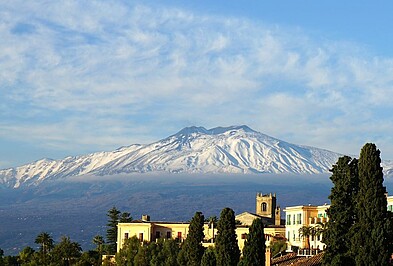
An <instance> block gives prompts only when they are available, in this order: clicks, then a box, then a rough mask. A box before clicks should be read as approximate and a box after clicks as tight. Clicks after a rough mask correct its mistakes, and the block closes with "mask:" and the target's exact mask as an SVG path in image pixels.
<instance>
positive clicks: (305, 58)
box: [0, 1, 393, 157]
mask: <svg viewBox="0 0 393 266" xmlns="http://www.w3.org/2000/svg"><path fill="white" fill-rule="evenodd" d="M0 5H1V8H0V10H2V11H0V36H2V38H1V41H0V69H2V71H1V72H0V93H1V94H0V102H1V104H0V119H1V121H2V122H1V123H0V127H1V138H3V139H7V138H13V139H20V140H23V141H29V142H42V143H44V144H42V145H48V146H57V147H58V148H59V149H65V148H66V147H70V143H73V145H71V147H74V146H75V149H77V146H78V145H81V146H84V147H90V146H93V145H95V147H96V148H94V149H95V150H96V149H103V148H105V149H106V148H108V147H113V146H119V145H125V144H131V143H133V142H143V141H151V140H154V139H158V138H160V137H164V136H166V135H168V134H170V133H173V132H174V130H175V131H176V130H178V129H180V128H181V127H183V126H186V125H190V124H196V125H204V126H207V127H210V126H211V127H212V126H218V125H230V124H249V125H250V126H252V127H253V128H255V129H257V130H260V131H262V132H265V133H267V134H270V135H273V136H276V137H280V138H283V139H286V140H289V141H292V142H295V143H299V144H307V145H314V146H319V147H323V148H328V149H331V150H335V151H338V152H342V153H353V152H357V151H358V150H359V148H360V146H361V145H362V144H363V143H364V142H365V141H378V143H377V144H378V145H379V146H380V148H381V150H386V152H385V154H386V155H387V156H389V157H393V152H390V150H393V142H392V139H391V138H390V137H389V134H388V132H391V131H392V130H393V123H392V122H391V118H390V117H389V115H388V114H391V113H392V109H393V103H392V102H391V101H389V95H390V94H391V93H392V92H393V76H392V75H391V73H392V70H393V59H391V58H380V57H375V56H373V55H370V54H368V53H367V51H365V50H364V49H363V48H362V47H361V46H360V45H356V44H353V43H347V42H340V41H336V40H322V39H321V38H315V37H314V36H313V35H310V34H308V33H307V32H306V31H302V30H300V29H293V28H283V27H279V26H274V25H268V24H263V23H261V22H253V21H249V20H246V19H235V18H225V17H210V16H206V15H203V14H197V13H191V12H190V11H186V10H182V9H174V8H164V7H162V6H161V7H152V6H147V5H144V4H129V3H128V2H121V1H88V2H81V1H66V2H57V1H56V2H47V1H41V2H40V1H35V2H27V3H26V2H25V1H13V2H12V3H8V4H7V3H2V4H0ZM76 153H78V152H76Z"/></svg>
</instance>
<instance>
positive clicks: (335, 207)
mask: <svg viewBox="0 0 393 266" xmlns="http://www.w3.org/2000/svg"><path fill="white" fill-rule="evenodd" d="M331 172H332V175H331V177H330V179H331V180H332V182H333V188H332V189H331V194H330V196H329V199H330V201H331V205H330V207H329V209H328V210H327V214H328V217H329V221H328V222H327V225H326V230H325V232H324V234H323V242H324V243H325V244H326V250H325V255H324V257H323V262H324V265H337V266H338V265H348V266H350V265H354V264H355V261H354V257H353V255H352V254H351V252H350V251H351V241H350V240H351V239H352V232H353V231H352V230H351V228H352V226H353V225H354V224H355V222H356V220H357V219H356V206H355V205H356V202H355V198H356V196H357V193H358V190H359V175H358V161H357V159H351V157H348V156H343V157H340V158H339V159H338V161H337V163H336V164H335V165H333V168H332V169H331ZM385 208H386V207H385Z"/></svg>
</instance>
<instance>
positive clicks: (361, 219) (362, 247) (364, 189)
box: [352, 143, 392, 266]
mask: <svg viewBox="0 0 393 266" xmlns="http://www.w3.org/2000/svg"><path fill="white" fill-rule="evenodd" d="M358 171H359V192H358V194H357V197H356V199H357V204H356V212H357V219H358V220H357V223H356V225H355V227H354V230H353V231H354V237H353V239H352V251H353V254H354V256H355V262H356V265H359V266H360V265H361V266H363V265H364V266H373V265H375V266H380V265H387V264H388V261H389V257H390V254H391V252H392V249H391V245H390V244H391V241H390V236H389V233H390V232H391V230H390V227H391V226H390V224H391V223H390V221H388V213H387V200H386V195H385V193H386V189H385V187H384V186H383V173H382V167H381V158H380V151H379V150H378V149H377V148H376V146H375V144H372V143H367V144H365V145H364V146H363V148H362V150H361V152H360V156H359V163H358Z"/></svg>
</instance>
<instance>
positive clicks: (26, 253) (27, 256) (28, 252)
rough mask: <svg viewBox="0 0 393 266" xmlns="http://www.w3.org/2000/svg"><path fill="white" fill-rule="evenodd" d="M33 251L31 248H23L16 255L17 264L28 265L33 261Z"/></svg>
mask: <svg viewBox="0 0 393 266" xmlns="http://www.w3.org/2000/svg"><path fill="white" fill-rule="evenodd" d="M34 253H35V250H34V249H33V248H31V247H25V248H24V249H23V250H22V251H21V252H19V255H18V257H19V258H18V262H19V263H20V264H22V265H23V264H25V265H27V264H29V263H30V262H31V261H32V260H34Z"/></svg>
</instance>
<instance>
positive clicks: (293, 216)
mask: <svg viewBox="0 0 393 266" xmlns="http://www.w3.org/2000/svg"><path fill="white" fill-rule="evenodd" d="M295 221H296V220H295V214H294V215H293V221H292V223H293V224H295Z"/></svg>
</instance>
